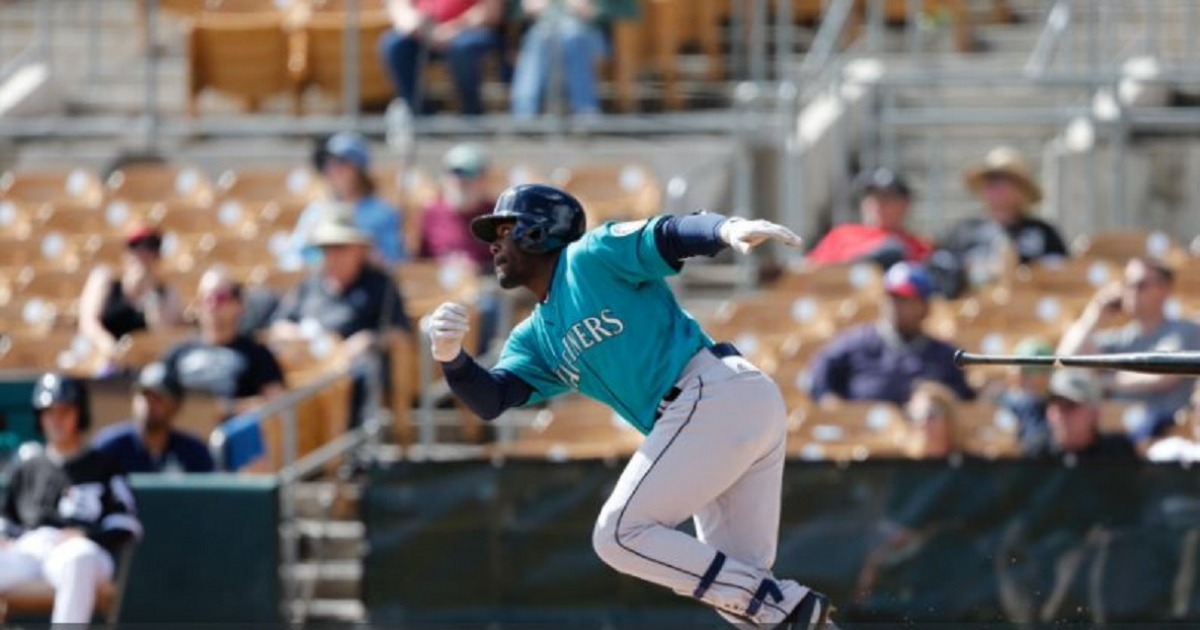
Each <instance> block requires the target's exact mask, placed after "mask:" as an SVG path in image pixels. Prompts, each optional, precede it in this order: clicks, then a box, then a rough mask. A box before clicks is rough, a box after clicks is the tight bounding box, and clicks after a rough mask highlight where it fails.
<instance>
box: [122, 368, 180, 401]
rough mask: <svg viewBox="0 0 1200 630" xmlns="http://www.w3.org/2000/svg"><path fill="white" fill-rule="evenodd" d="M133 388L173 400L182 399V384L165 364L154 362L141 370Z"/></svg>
mask: <svg viewBox="0 0 1200 630" xmlns="http://www.w3.org/2000/svg"><path fill="white" fill-rule="evenodd" d="M134 387H135V388H136V389H137V391H140V392H154V393H156V394H163V395H166V396H169V397H171V398H174V399H175V400H179V399H180V398H183V384H181V383H180V382H179V379H177V378H175V375H174V374H173V373H172V371H171V369H170V368H169V367H167V365H166V364H165V363H159V362H154V363H150V364H148V365H146V367H144V368H142V370H141V372H138V377H137V382H136V383H134Z"/></svg>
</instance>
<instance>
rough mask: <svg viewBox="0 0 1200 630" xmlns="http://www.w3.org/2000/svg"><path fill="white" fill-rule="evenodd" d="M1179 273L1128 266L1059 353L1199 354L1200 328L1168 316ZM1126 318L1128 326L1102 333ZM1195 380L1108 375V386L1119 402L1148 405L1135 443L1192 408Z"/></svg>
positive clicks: (1159, 266) (1145, 263)
mask: <svg viewBox="0 0 1200 630" xmlns="http://www.w3.org/2000/svg"><path fill="white" fill-rule="evenodd" d="M1174 287H1175V273H1174V272H1173V271H1172V270H1171V268H1170V267H1169V266H1168V265H1167V264H1166V263H1164V262H1162V261H1160V260H1156V259H1153V258H1149V257H1141V258H1134V259H1132V260H1130V261H1129V263H1128V264H1126V265H1125V274H1124V279H1123V282H1122V283H1121V284H1115V285H1110V286H1106V287H1104V288H1103V289H1101V290H1100V291H1098V292H1097V293H1096V295H1095V297H1093V298H1092V301H1091V302H1089V303H1088V305H1087V307H1086V308H1085V309H1084V311H1083V314H1082V315H1080V316H1079V318H1078V319H1077V320H1075V322H1073V323H1072V324H1071V325H1070V326H1069V327H1068V328H1067V331H1066V333H1064V334H1063V337H1062V341H1061V343H1059V346H1058V353H1059V354H1065V355H1070V354H1090V353H1096V352H1099V353H1104V354H1107V353H1112V352H1173V351H1180V350H1200V326H1197V325H1196V323H1195V322H1191V321H1188V320H1183V319H1177V318H1174V317H1171V316H1170V315H1169V314H1168V313H1167V304H1168V302H1169V301H1170V299H1171V295H1172V293H1173V291H1174ZM1122 317H1128V318H1130V321H1129V323H1127V324H1125V325H1124V326H1120V327H1118V328H1111V327H1110V328H1107V329H1103V330H1102V329H1101V327H1102V326H1105V325H1111V324H1113V323H1115V322H1116V321H1119V320H1120V319H1121V318H1122ZM1195 381H1196V379H1195V378H1191V377H1186V376H1177V375H1174V374H1139V373H1135V372H1108V373H1105V374H1104V375H1103V386H1104V389H1105V390H1107V392H1108V393H1109V394H1110V395H1111V396H1112V397H1113V398H1116V399H1120V400H1130V401H1135V402H1141V403H1144V404H1145V406H1146V412H1147V414H1146V415H1147V417H1146V419H1145V421H1144V423H1143V425H1142V426H1141V427H1140V428H1139V429H1138V430H1137V431H1135V433H1136V436H1135V437H1136V438H1137V439H1138V440H1139V441H1141V440H1143V439H1147V438H1151V437H1156V436H1158V435H1160V434H1161V433H1162V432H1163V430H1165V429H1166V428H1167V427H1168V426H1170V424H1171V422H1172V421H1173V418H1174V415H1175V412H1176V411H1178V410H1179V409H1181V408H1183V407H1184V406H1185V405H1187V404H1188V399H1189V398H1190V397H1191V393H1192V387H1193V385H1194V383H1195Z"/></svg>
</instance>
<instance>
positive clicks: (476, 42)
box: [379, 0, 504, 116]
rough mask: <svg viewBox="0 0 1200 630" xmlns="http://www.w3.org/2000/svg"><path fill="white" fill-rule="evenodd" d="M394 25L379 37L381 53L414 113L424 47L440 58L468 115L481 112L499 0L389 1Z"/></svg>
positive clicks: (496, 44)
mask: <svg viewBox="0 0 1200 630" xmlns="http://www.w3.org/2000/svg"><path fill="white" fill-rule="evenodd" d="M387 10H388V15H389V16H390V17H391V20H392V29H391V30H390V31H388V32H386V33H384V34H383V35H382V36H381V37H380V38H379V55H380V57H381V58H382V59H383V64H384V67H386V68H387V71H388V74H389V76H391V78H392V83H393V84H394V85H395V87H396V91H397V93H398V95H399V97H400V98H402V99H404V101H405V103H406V104H407V105H408V109H409V111H411V112H412V113H413V114H414V115H419V114H421V113H422V107H421V103H418V102H416V101H417V99H418V98H419V97H418V94H419V93H420V92H422V90H420V89H418V86H419V85H420V79H421V71H422V70H423V68H421V65H422V58H423V54H422V51H423V50H428V51H431V52H432V53H433V54H434V56H435V57H437V58H440V59H444V60H445V61H446V65H447V66H448V67H449V69H450V77H451V79H452V80H453V81H454V87H455V89H456V90H457V91H458V97H459V99H460V100H461V101H462V112H463V113H464V114H467V115H472V116H473V115H477V114H481V113H483V99H482V97H481V92H482V88H483V58H484V57H485V56H486V55H487V54H488V53H490V52H492V51H495V50H498V48H499V44H500V39H499V35H498V33H497V31H496V25H497V24H498V23H499V21H500V18H501V16H502V15H503V11H504V3H503V1H502V0H387Z"/></svg>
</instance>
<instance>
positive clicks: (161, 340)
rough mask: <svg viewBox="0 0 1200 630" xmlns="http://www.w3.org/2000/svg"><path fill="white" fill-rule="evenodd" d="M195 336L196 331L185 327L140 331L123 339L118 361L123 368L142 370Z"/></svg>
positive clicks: (118, 349) (118, 352) (119, 343)
mask: <svg viewBox="0 0 1200 630" xmlns="http://www.w3.org/2000/svg"><path fill="white" fill-rule="evenodd" d="M195 335H196V331H195V330H194V329H192V328H188V327H184V326H178V327H171V328H160V329H154V330H142V331H138V332H135V333H133V334H129V335H125V336H124V337H122V338H121V340H120V341H119V342H118V345H117V357H116V359H117V361H118V362H119V363H120V364H121V366H123V367H126V368H141V367H143V366H146V365H148V364H150V363H153V362H155V361H157V360H158V359H159V358H160V357H162V356H163V355H165V354H166V353H167V351H168V350H170V349H171V348H173V347H174V346H175V345H176V344H178V343H180V342H181V341H184V340H185V339H188V338H190V337H193V336H195Z"/></svg>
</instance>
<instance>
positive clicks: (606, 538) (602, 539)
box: [592, 512, 652, 570]
mask: <svg viewBox="0 0 1200 630" xmlns="http://www.w3.org/2000/svg"><path fill="white" fill-rule="evenodd" d="M651 526H652V523H642V522H640V521H638V520H637V519H630V518H628V516H626V518H619V515H618V513H610V512H604V513H601V514H600V518H598V519H596V526H595V527H594V528H593V529H592V549H594V550H595V551H596V555H597V556H599V557H600V559H601V560H603V561H604V563H605V564H607V565H609V566H611V567H614V568H616V569H618V570H619V569H620V568H621V565H622V564H623V561H624V560H625V559H626V558H629V557H630V556H631V555H633V550H634V549H637V548H638V545H639V544H640V540H641V536H642V534H643V533H645V532H646V531H647V530H648V529H649V527H651Z"/></svg>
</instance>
